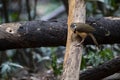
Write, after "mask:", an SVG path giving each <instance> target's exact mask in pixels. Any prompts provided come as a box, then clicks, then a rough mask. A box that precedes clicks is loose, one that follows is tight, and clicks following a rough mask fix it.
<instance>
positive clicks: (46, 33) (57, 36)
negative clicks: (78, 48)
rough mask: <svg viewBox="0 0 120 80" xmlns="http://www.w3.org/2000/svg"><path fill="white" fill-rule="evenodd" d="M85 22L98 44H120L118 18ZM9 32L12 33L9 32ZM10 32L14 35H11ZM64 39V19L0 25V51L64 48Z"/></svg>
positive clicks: (93, 19)
mask: <svg viewBox="0 0 120 80" xmlns="http://www.w3.org/2000/svg"><path fill="white" fill-rule="evenodd" d="M86 22H87V23H88V24H90V25H92V26H93V27H94V28H95V29H96V31H95V32H94V33H93V35H94V36H95V37H96V39H97V41H98V43H99V44H114V43H120V35H119V34H120V18H112V17H111V18H108V17H106V18H99V19H95V18H87V20H86ZM18 24H19V25H18ZM15 25H17V27H16V26H15ZM6 30H7V31H6ZM9 30H12V31H11V32H9ZM12 32H14V34H11V33H12ZM18 35H20V36H18ZM66 39H67V19H64V18H63V19H55V20H51V21H26V22H18V23H7V24H6V23H4V24H1V25H0V50H6V49H16V48H32V47H41V46H64V45H65V44H66ZM84 43H85V44H93V41H92V40H91V38H89V37H87V38H86V40H85V42H84ZM21 44H23V45H21Z"/></svg>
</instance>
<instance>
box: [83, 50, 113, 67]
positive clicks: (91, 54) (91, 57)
mask: <svg viewBox="0 0 120 80" xmlns="http://www.w3.org/2000/svg"><path fill="white" fill-rule="evenodd" d="M112 58H114V54H113V52H112V50H110V49H108V48H106V49H103V50H100V51H96V52H95V51H92V50H89V51H88V53H87V54H86V55H84V56H83V58H82V65H81V68H82V69H85V68H86V67H92V66H93V67H95V66H98V65H100V64H102V63H103V62H105V61H108V60H110V59H112Z"/></svg>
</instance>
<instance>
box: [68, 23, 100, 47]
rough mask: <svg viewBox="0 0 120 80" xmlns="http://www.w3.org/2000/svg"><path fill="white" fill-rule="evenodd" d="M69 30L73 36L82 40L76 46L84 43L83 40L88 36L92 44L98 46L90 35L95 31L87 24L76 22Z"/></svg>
mask: <svg viewBox="0 0 120 80" xmlns="http://www.w3.org/2000/svg"><path fill="white" fill-rule="evenodd" d="M70 28H71V30H72V31H73V32H74V33H75V34H77V35H78V36H80V37H81V39H82V40H81V42H80V43H79V44H77V45H81V44H82V43H83V42H84V40H85V38H86V37H87V36H90V37H91V38H92V40H93V42H94V44H95V45H96V46H98V42H97V40H96V38H95V37H94V35H93V34H92V32H94V31H95V28H94V27H92V26H90V25H89V24H85V23H80V22H78V23H71V25H70Z"/></svg>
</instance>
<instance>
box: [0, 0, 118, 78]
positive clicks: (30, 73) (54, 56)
mask: <svg viewBox="0 0 120 80" xmlns="http://www.w3.org/2000/svg"><path fill="white" fill-rule="evenodd" d="M86 5H87V7H86V10H87V17H94V18H100V17H107V16H115V17H119V16H120V0H86ZM67 14H68V3H67V0H0V24H2V23H9V22H19V21H31V20H44V21H47V20H52V19H57V18H64V17H67ZM100 47H101V50H97V49H96V47H95V46H93V45H86V46H85V47H84V51H83V57H82V65H81V70H82V71H84V70H86V69H88V68H92V67H95V66H98V65H100V64H102V63H103V62H105V61H108V60H111V59H113V58H115V57H117V56H119V55H120V54H119V52H120V45H119V44H113V45H110V44H108V45H100ZM64 53H65V46H58V47H40V48H27V49H14V50H6V51H1V52H0V80H59V79H60V75H61V72H62V64H63V58H64Z"/></svg>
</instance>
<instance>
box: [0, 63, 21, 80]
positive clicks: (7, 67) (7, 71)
mask: <svg viewBox="0 0 120 80" xmlns="http://www.w3.org/2000/svg"><path fill="white" fill-rule="evenodd" d="M0 68H1V72H0V74H1V75H2V78H3V79H5V80H6V79H7V78H10V77H11V76H12V73H13V72H15V71H16V69H18V68H23V66H21V65H19V64H17V63H12V62H5V63H2V65H1V66H0Z"/></svg>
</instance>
